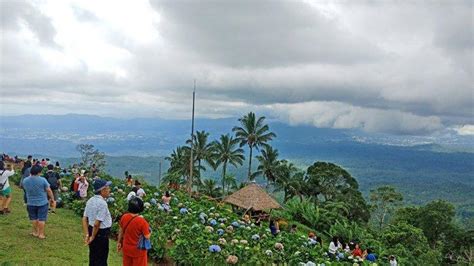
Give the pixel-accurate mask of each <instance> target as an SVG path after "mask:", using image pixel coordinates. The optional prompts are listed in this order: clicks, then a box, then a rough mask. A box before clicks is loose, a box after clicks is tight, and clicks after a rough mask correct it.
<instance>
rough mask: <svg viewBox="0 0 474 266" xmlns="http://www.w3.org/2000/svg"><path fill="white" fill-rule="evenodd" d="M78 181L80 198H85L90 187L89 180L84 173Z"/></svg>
mask: <svg viewBox="0 0 474 266" xmlns="http://www.w3.org/2000/svg"><path fill="white" fill-rule="evenodd" d="M76 182H77V191H78V195H79V198H80V199H82V200H84V199H86V198H87V189H88V188H89V182H88V181H87V178H86V177H85V176H84V174H83V173H81V175H80V176H79V178H78V179H76Z"/></svg>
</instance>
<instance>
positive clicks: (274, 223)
mask: <svg viewBox="0 0 474 266" xmlns="http://www.w3.org/2000/svg"><path fill="white" fill-rule="evenodd" d="M269 228H270V232H271V233H272V235H273V236H276V235H278V233H280V227H279V225H278V222H277V221H275V220H274V219H271V220H270V224H269Z"/></svg>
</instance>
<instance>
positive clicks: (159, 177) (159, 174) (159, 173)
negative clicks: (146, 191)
mask: <svg viewBox="0 0 474 266" xmlns="http://www.w3.org/2000/svg"><path fill="white" fill-rule="evenodd" d="M161 162H162V161H161V158H160V167H159V172H158V187H160V185H161Z"/></svg>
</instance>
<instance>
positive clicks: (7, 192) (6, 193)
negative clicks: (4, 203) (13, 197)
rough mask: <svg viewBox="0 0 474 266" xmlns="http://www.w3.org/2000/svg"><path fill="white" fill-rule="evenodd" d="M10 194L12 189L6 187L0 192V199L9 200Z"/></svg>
mask: <svg viewBox="0 0 474 266" xmlns="http://www.w3.org/2000/svg"><path fill="white" fill-rule="evenodd" d="M11 193H12V189H11V188H10V187H7V188H6V189H4V190H1V191H0V197H5V198H9V197H10V194H11Z"/></svg>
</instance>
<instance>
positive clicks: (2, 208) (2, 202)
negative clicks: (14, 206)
mask: <svg viewBox="0 0 474 266" xmlns="http://www.w3.org/2000/svg"><path fill="white" fill-rule="evenodd" d="M14 174H15V171H14V170H13V166H12V165H10V170H6V169H5V163H4V162H3V161H0V214H7V213H10V208H9V205H10V202H11V201H12V197H11V192H12V189H11V188H10V182H9V180H8V178H9V177H10V176H12V175H14Z"/></svg>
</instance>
